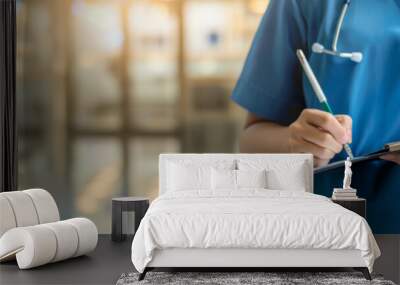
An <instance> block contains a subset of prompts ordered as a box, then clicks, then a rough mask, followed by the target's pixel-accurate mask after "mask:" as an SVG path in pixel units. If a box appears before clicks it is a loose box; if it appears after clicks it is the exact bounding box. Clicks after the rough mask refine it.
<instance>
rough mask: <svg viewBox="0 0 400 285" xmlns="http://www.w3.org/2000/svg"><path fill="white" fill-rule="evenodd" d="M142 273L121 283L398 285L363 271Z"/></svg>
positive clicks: (124, 278)
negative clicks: (367, 277) (140, 275)
mask: <svg viewBox="0 0 400 285" xmlns="http://www.w3.org/2000/svg"><path fill="white" fill-rule="evenodd" d="M138 276H139V274H138V273H127V274H122V276H121V277H120V278H119V279H118V281H117V285H136V284H138V285H139V284H140V285H147V284H157V285H164V284H169V285H186V284H212V285H236V284H237V285H239V284H240V285H247V284H252V285H253V284H266V285H278V284H279V285H292V284H293V285H297V284H318V285H319V284H321V285H322V284H324V285H347V284H348V285H350V284H351V285H358V284H368V285H370V284H373V285H375V284H376V285H395V283H393V282H391V281H387V280H384V279H383V277H382V276H377V275H373V276H372V277H373V280H372V281H368V280H366V279H365V278H364V276H363V275H362V274H361V273H359V272H318V273H313V272H276V273H275V272H148V273H147V274H146V278H145V279H144V280H142V281H138V280H137V279H138Z"/></svg>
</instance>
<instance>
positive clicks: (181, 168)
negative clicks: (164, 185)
mask: <svg viewBox="0 0 400 285" xmlns="http://www.w3.org/2000/svg"><path fill="white" fill-rule="evenodd" d="M210 172H211V167H206V166H203V167H198V166H193V165H188V166H185V165H182V164H176V163H170V165H169V175H168V181H167V182H168V189H169V190H170V191H185V190H200V189H210V188H211V179H210Z"/></svg>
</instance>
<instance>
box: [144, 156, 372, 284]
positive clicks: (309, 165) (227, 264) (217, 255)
mask: <svg viewBox="0 0 400 285" xmlns="http://www.w3.org/2000/svg"><path fill="white" fill-rule="evenodd" d="M239 158H246V159H248V158H254V159H283V160H289V161H290V160H293V161H294V160H296V161H298V160H303V161H304V162H305V164H304V165H305V166H304V175H305V176H306V178H307V179H305V180H304V181H305V183H306V185H302V186H304V189H306V191H307V192H313V157H312V155H309V154H162V155H160V161H159V174H160V194H162V193H164V192H165V191H166V189H165V185H166V184H167V183H166V179H167V177H166V176H167V175H166V171H167V169H166V162H167V161H168V160H174V159H179V160H182V159H185V160H186V159H187V160H192V159H195V160H198V159H200V160H208V161H210V160H211V161H212V160H221V159H224V160H225V159H233V160H234V159H239ZM166 268H168V269H171V268H176V269H185V271H186V270H187V269H189V270H190V269H203V270H206V271H215V270H217V269H221V268H223V269H229V271H232V270H233V271H242V272H243V271H253V270H254V269H257V270H258V271H263V270H262V269H264V270H265V269H267V268H268V269H269V270H271V269H278V268H280V269H281V268H285V269H288V270H290V269H299V268H301V269H304V268H306V269H310V271H311V270H312V269H315V268H318V269H320V268H326V269H335V268H353V269H355V270H357V271H361V272H362V273H363V275H364V277H365V278H366V279H367V280H371V275H370V273H369V270H368V268H367V267H366V264H365V262H364V260H363V259H362V257H361V252H360V251H359V250H329V249H246V248H243V249H240V248H223V249H215V248H210V249H194V248H171V249H163V250H160V249H158V250H156V251H155V252H154V256H153V259H152V261H151V262H150V263H149V264H148V265H147V267H146V268H145V270H144V271H143V273H141V274H140V275H139V281H140V280H143V279H144V278H145V276H146V273H147V272H148V271H151V270H154V269H166Z"/></svg>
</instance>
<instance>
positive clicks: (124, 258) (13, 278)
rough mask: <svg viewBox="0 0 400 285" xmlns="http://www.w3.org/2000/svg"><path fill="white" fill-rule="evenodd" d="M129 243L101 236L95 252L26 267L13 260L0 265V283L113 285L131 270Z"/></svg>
mask: <svg viewBox="0 0 400 285" xmlns="http://www.w3.org/2000/svg"><path fill="white" fill-rule="evenodd" d="M130 248H131V242H130V241H126V242H122V243H114V242H112V241H111V237H110V236H108V235H100V236H99V243H98V245H97V248H96V250H95V251H94V252H92V253H91V254H89V255H88V256H81V257H77V258H73V259H69V260H65V261H61V262H57V263H52V264H48V265H45V266H41V267H37V268H34V269H28V270H19V269H18V266H17V264H16V262H7V263H2V264H0V284H1V285H11V284H12V285H14V284H24V285H25V284H34V285H36V284H80V285H82V284H115V283H116V281H117V280H118V278H119V277H120V276H121V274H122V273H125V272H132V271H134V267H133V265H132V262H131V258H130V252H131V250H130Z"/></svg>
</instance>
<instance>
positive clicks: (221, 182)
mask: <svg viewBox="0 0 400 285" xmlns="http://www.w3.org/2000/svg"><path fill="white" fill-rule="evenodd" d="M211 181H212V182H211V184H212V189H213V190H218V189H229V190H234V189H236V170H231V169H215V168H213V169H212V171H211Z"/></svg>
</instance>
